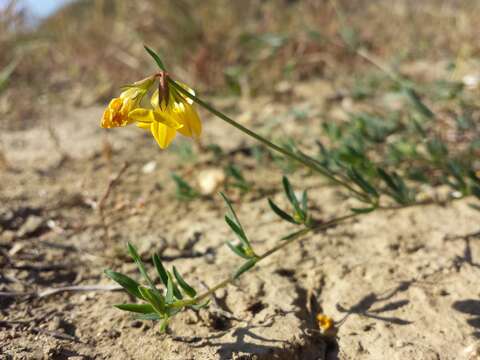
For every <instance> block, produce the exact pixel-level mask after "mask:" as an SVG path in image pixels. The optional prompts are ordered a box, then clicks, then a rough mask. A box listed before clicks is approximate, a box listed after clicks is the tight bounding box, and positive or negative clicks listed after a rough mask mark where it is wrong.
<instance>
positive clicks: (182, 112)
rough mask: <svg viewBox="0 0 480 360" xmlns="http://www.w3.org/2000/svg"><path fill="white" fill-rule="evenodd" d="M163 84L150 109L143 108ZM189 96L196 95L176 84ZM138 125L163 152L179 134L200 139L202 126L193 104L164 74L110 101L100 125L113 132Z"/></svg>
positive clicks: (136, 84)
mask: <svg viewBox="0 0 480 360" xmlns="http://www.w3.org/2000/svg"><path fill="white" fill-rule="evenodd" d="M157 78H158V79H159V80H160V81H159V83H158V89H157V90H155V91H154V93H153V95H152V97H151V100H150V103H151V107H148V108H145V107H142V99H143V98H144V97H145V95H146V94H147V93H148V92H149V90H150V89H151V88H152V87H153V85H154V84H155V83H156V80H157ZM177 84H178V85H180V86H181V87H182V88H183V89H184V90H185V91H186V92H188V93H190V94H192V95H195V92H194V91H193V90H192V89H191V88H189V87H188V86H187V85H185V84H182V83H179V82H177ZM132 123H135V124H136V125H137V126H138V127H139V128H142V129H146V130H150V132H151V133H152V135H153V137H154V138H155V140H156V141H157V143H158V145H159V146H160V148H162V149H165V148H167V147H168V146H169V145H170V143H171V142H172V141H173V139H174V138H175V136H176V134H177V131H178V132H179V133H180V134H182V135H184V136H187V137H191V138H198V137H199V136H200V134H201V132H202V123H201V121H200V118H199V116H198V113H197V110H196V109H195V106H194V103H193V100H192V99H191V98H189V97H188V96H186V95H184V94H182V93H181V92H180V91H178V90H177V89H176V88H175V87H174V86H172V85H171V83H170V80H169V79H168V75H167V74H166V73H165V72H161V73H159V74H156V75H153V76H151V77H148V78H146V79H144V80H141V81H138V82H136V83H133V84H131V85H127V86H125V88H124V91H123V92H122V93H121V94H120V96H119V97H117V98H114V99H112V100H111V101H110V103H109V105H108V107H107V108H106V109H105V111H104V113H103V117H102V121H101V126H102V127H103V128H114V127H121V126H126V125H129V124H132Z"/></svg>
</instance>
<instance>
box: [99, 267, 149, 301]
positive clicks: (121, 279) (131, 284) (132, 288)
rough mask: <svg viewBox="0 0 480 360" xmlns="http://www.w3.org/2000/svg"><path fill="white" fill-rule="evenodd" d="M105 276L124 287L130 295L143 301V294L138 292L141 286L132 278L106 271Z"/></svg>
mask: <svg viewBox="0 0 480 360" xmlns="http://www.w3.org/2000/svg"><path fill="white" fill-rule="evenodd" d="M105 275H107V276H108V277H109V278H110V279H112V280H113V281H115V282H116V283H118V284H119V285H120V286H122V287H123V288H124V289H125V290H126V291H127V292H128V293H129V294H130V295H133V296H134V297H137V298H139V299H143V296H142V294H141V293H140V291H139V290H138V287H139V286H140V284H139V283H138V282H136V281H135V280H133V279H132V278H130V277H128V276H127V275H123V274H121V273H118V272H115V271H112V270H105Z"/></svg>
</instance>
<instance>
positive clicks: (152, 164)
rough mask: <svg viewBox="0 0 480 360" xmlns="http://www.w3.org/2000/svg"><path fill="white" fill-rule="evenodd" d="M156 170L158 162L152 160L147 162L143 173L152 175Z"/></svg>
mask: <svg viewBox="0 0 480 360" xmlns="http://www.w3.org/2000/svg"><path fill="white" fill-rule="evenodd" d="M156 168H157V162H156V161H154V160H152V161H149V162H147V163H146V164H145V165H143V167H142V172H143V173H144V174H151V173H152V172H154V171H155V169H156Z"/></svg>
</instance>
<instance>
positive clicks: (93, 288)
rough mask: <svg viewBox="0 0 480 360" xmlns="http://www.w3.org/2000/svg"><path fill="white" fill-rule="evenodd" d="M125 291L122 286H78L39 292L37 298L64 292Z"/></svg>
mask: <svg viewBox="0 0 480 360" xmlns="http://www.w3.org/2000/svg"><path fill="white" fill-rule="evenodd" d="M121 289H123V288H122V287H121V286H120V285H76V286H64V287H59V288H50V289H47V290H43V291H42V292H39V293H38V294H37V296H38V297H39V298H44V297H47V296H50V295H53V294H57V293H59V292H64V291H116V290H121Z"/></svg>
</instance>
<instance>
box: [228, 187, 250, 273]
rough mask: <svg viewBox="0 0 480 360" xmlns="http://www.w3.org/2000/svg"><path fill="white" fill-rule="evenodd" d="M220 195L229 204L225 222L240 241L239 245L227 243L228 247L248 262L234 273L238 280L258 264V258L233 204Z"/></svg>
mask: <svg viewBox="0 0 480 360" xmlns="http://www.w3.org/2000/svg"><path fill="white" fill-rule="evenodd" d="M220 195H222V197H223V200H225V203H226V204H227V208H228V212H227V214H226V215H225V222H226V223H227V225H228V226H229V227H230V229H231V230H232V231H233V232H234V233H235V235H236V236H237V238H238V240H240V243H239V244H233V243H232V242H230V241H227V246H228V247H229V248H230V250H232V251H233V252H234V253H235V254H236V255H238V256H239V257H241V258H243V259H245V260H247V261H246V262H245V263H244V264H243V265H242V266H241V267H240V268H239V269H238V270H237V271H236V272H235V273H234V275H233V277H234V278H237V277H239V276H240V275H242V274H243V273H244V272H245V271H247V270H249V269H251V268H252V267H253V266H254V265H255V264H256V262H257V259H258V257H257V255H256V254H255V252H254V251H253V248H252V245H251V244H250V240H249V239H248V237H247V234H246V233H245V230H244V228H243V226H242V224H241V223H240V220H239V219H238V216H237V214H236V213H235V210H234V209H233V206H232V202H231V201H230V199H229V198H228V197H227V196H226V195H225V194H224V193H220Z"/></svg>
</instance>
